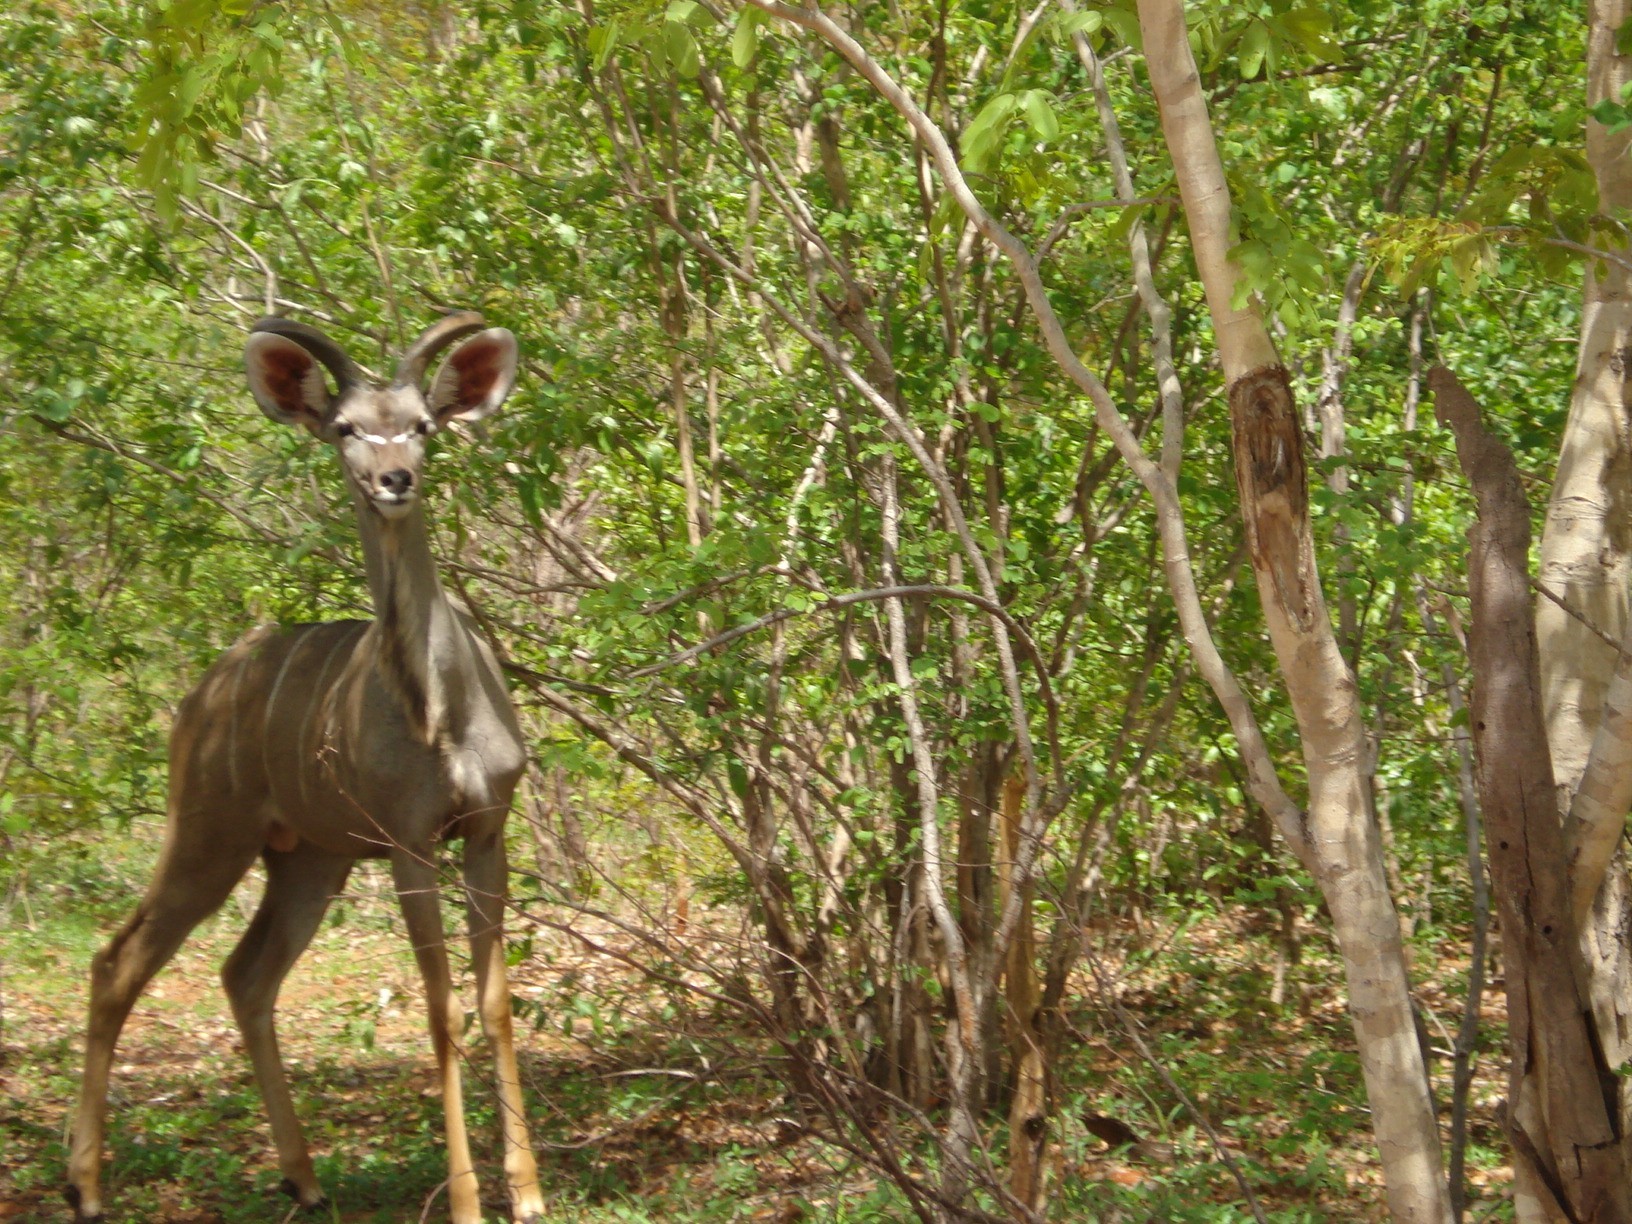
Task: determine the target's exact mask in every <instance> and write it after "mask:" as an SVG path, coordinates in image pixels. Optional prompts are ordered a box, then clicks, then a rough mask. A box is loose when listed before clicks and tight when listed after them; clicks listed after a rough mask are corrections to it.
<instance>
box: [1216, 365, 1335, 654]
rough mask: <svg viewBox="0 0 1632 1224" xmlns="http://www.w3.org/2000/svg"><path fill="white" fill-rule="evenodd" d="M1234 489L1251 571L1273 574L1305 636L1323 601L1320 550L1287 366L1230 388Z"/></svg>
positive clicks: (1266, 369) (1270, 368)
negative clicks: (1318, 587) (1315, 587)
mask: <svg viewBox="0 0 1632 1224" xmlns="http://www.w3.org/2000/svg"><path fill="white" fill-rule="evenodd" d="M1229 396H1230V433H1231V440H1232V442H1233V445H1234V449H1235V457H1236V458H1235V484H1236V488H1237V489H1238V490H1239V491H1240V494H1241V516H1242V525H1243V527H1244V528H1245V529H1246V534H1247V550H1248V554H1249V555H1250V557H1251V558H1252V567H1253V569H1254V570H1255V571H1258V572H1259V573H1267V574H1269V575H1270V576H1271V577H1272V579H1273V581H1274V584H1275V598H1276V599H1277V600H1278V601H1279V602H1280V603H1281V604H1283V605H1285V607H1286V609H1287V612H1288V614H1289V615H1290V616H1291V618H1292V619H1293V621H1294V622H1295V623H1296V625H1297V628H1298V629H1299V631H1301V632H1303V633H1308V632H1309V631H1310V630H1311V629H1313V628H1314V624H1315V622H1314V605H1315V604H1316V603H1317V602H1319V600H1318V596H1316V595H1315V594H1314V592H1312V591H1311V590H1310V582H1311V580H1314V581H1318V579H1316V578H1315V574H1314V552H1313V544H1312V538H1311V535H1310V532H1309V529H1308V522H1309V473H1308V470H1307V469H1306V467H1305V465H1304V461H1303V427H1302V425H1301V424H1300V422H1299V420H1298V411H1297V406H1296V404H1295V403H1294V402H1293V399H1292V381H1291V379H1290V378H1289V377H1288V375H1287V372H1286V367H1285V366H1283V365H1271V366H1264V367H1262V368H1261V369H1257V370H1253V371H1252V372H1251V373H1249V374H1246V375H1244V376H1242V377H1241V378H1239V379H1237V380H1236V381H1235V382H1233V383H1231V384H1230V391H1229Z"/></svg>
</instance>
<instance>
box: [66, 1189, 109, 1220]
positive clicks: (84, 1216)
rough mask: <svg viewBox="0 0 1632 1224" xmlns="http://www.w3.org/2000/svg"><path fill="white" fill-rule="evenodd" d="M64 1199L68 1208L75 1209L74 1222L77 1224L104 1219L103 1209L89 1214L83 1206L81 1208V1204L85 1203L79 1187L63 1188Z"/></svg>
mask: <svg viewBox="0 0 1632 1224" xmlns="http://www.w3.org/2000/svg"><path fill="white" fill-rule="evenodd" d="M62 1197H63V1198H65V1199H67V1200H68V1206H70V1207H72V1208H73V1209H74V1220H75V1221H76V1224H79V1222H81V1221H89V1220H100V1219H101V1218H102V1209H101V1208H97V1210H96V1211H94V1212H88V1211H86V1210H85V1209H84V1208H83V1207H82V1206H80V1204H81V1203H82V1202H84V1198H83V1196H81V1194H80V1193H79V1187H78V1186H64V1187H63V1188H62Z"/></svg>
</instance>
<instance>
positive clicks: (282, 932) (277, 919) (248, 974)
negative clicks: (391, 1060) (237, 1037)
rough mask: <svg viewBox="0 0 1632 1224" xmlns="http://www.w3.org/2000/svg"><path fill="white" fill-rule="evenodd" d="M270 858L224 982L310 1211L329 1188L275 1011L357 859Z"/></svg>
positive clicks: (297, 1194) (284, 1160) (294, 1188)
mask: <svg viewBox="0 0 1632 1224" xmlns="http://www.w3.org/2000/svg"><path fill="white" fill-rule="evenodd" d="M265 859H266V893H265V895H264V896H263V897H262V898H261V905H260V908H259V909H258V910H256V911H255V918H254V920H253V921H252V922H251V923H250V924H249V930H247V931H245V932H244V937H243V939H242V940H240V941H239V944H238V946H237V947H236V948H235V949H233V952H232V955H231V956H229V957H228V958H227V963H226V964H225V965H224V966H223V967H222V970H221V980H222V982H223V983H224V984H225V986H226V988H227V998H228V999H230V1000H231V1002H232V1014H233V1016H234V1017H235V1018H236V1019H237V1021H238V1029H239V1031H240V1032H242V1033H243V1035H244V1048H245V1050H247V1051H248V1052H249V1059H250V1062H251V1063H252V1064H253V1065H254V1068H255V1081H256V1083H258V1084H259V1085H260V1088H261V1097H262V1099H263V1100H264V1101H265V1102H266V1112H267V1116H268V1118H270V1120H271V1122H272V1139H273V1142H275V1143H276V1144H277V1147H278V1167H279V1168H281V1169H282V1170H283V1176H284V1189H285V1190H287V1191H288V1192H289V1194H290V1195H291V1196H292V1197H293V1198H294V1199H295V1201H296V1202H298V1203H299V1204H300V1205H301V1206H302V1207H315V1206H317V1205H318V1204H320V1203H321V1202H322V1201H323V1189H322V1187H321V1186H319V1185H318V1183H317V1175H316V1174H315V1173H314V1172H313V1171H312V1158H311V1155H310V1154H309V1153H308V1152H307V1150H306V1138H305V1136H304V1135H303V1134H302V1133H301V1129H300V1120H299V1119H298V1118H297V1117H296V1116H295V1106H294V1102H293V1101H292V1100H291V1099H290V1096H289V1081H288V1078H287V1076H286V1075H285V1073H284V1069H283V1057H282V1055H281V1054H280V1053H279V1052H278V1035H277V1031H276V1030H275V1028H274V1027H273V1023H272V1011H273V1008H274V1007H275V1006H276V1005H277V1001H278V989H279V988H280V987H281V986H282V985H283V979H284V975H286V974H287V973H288V972H289V967H290V966H291V965H293V964H294V963H295V961H296V960H297V959H298V958H299V956H300V954H301V953H302V952H304V951H305V950H306V945H307V944H309V943H310V942H311V940H312V935H313V934H314V933H315V932H316V931H317V928H318V924H319V923H320V922H322V920H323V915H324V913H325V912H326V911H327V910H328V908H329V901H330V900H331V899H332V898H333V897H334V895H335V894H336V893H338V892H339V891H340V890H341V888H343V887H344V886H345V883H346V876H347V875H349V874H350V872H351V867H352V863H353V861H354V860H353V859H352V858H350V857H349V856H343V855H335V854H328V853H326V852H324V851H322V850H318V849H317V848H316V847H313V846H311V845H310V844H309V843H307V844H303V845H301V846H299V847H298V848H297V849H295V850H291V851H287V852H280V851H277V850H268V851H267V852H266V855H265Z"/></svg>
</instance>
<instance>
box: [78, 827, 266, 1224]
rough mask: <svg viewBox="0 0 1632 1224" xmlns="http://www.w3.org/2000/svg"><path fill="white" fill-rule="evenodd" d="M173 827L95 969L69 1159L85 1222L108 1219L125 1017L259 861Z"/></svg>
mask: <svg viewBox="0 0 1632 1224" xmlns="http://www.w3.org/2000/svg"><path fill="white" fill-rule="evenodd" d="M176 827H177V826H175V825H173V826H172V830H171V834H170V840H169V841H168V842H167V843H166V845H165V848H164V852H163V854H162V855H161V856H160V859H159V867H158V870H157V872H155V873H154V876H153V881H152V883H150V884H149V885H148V886H147V893H146V895H145V896H143V898H142V900H141V903H140V904H139V905H137V907H136V912H135V913H134V914H132V915H131V916H130V919H129V921H127V922H126V923H125V925H124V926H123V927H122V928H120V930H119V933H118V934H117V935H115V936H114V937H113V940H112V942H111V943H109V944H108V946H107V947H106V948H105V949H103V950H102V951H101V952H100V953H98V954H97V956H96V957H95V959H93V960H92V962H91V1007H90V1023H89V1026H88V1028H87V1031H86V1035H85V1074H84V1077H83V1078H82V1079H81V1080H80V1086H79V1106H78V1110H77V1112H76V1114H75V1116H74V1132H73V1133H74V1138H73V1145H72V1148H71V1149H70V1152H69V1157H68V1188H67V1191H66V1193H67V1196H68V1201H69V1202H70V1203H71V1204H73V1207H74V1211H75V1215H76V1217H77V1218H78V1219H80V1220H94V1219H97V1218H98V1217H99V1216H100V1215H101V1214H102V1192H101V1188H100V1180H101V1167H102V1133H103V1124H104V1120H105V1115H106V1113H107V1103H108V1071H109V1069H110V1068H111V1067H112V1065H113V1050H114V1045H115V1044H116V1043H117V1042H118V1040H119V1032H120V1030H121V1029H123V1028H124V1025H125V1018H126V1017H127V1016H129V1015H130V1009H131V1007H132V1006H133V1005H134V1004H135V1002H136V999H137V996H139V995H140V994H141V993H142V989H143V987H145V986H146V985H147V984H148V982H150V981H151V980H152V978H153V975H154V974H155V973H157V972H158V971H159V970H160V969H162V968H163V967H164V964H165V962H166V961H168V960H169V959H170V958H171V957H172V956H174V955H175V953H176V949H177V948H179V947H181V944H182V941H183V940H185V939H186V938H187V935H188V933H189V932H190V931H192V929H193V928H194V927H195V926H197V925H198V923H199V922H200V921H201V920H202V919H204V918H206V917H207V916H209V915H210V914H212V913H214V912H215V910H216V909H217V908H219V907H220V905H221V903H222V902H223V901H225V900H226V899H227V895H228V894H229V893H230V892H232V887H233V885H234V884H236V883H237V882H238V881H239V879H241V878H242V876H243V874H244V872H245V871H247V870H248V869H249V865H250V863H252V862H254V860H255V852H256V849H257V848H258V847H257V843H255V842H248V843H247V844H244V845H234V844H233V842H232V840H231V839H228V838H218V839H216V840H214V841H212V842H210V843H209V844H208V845H198V846H191V845H186V844H183V843H182V841H181V839H179V838H178V837H177V836H176V834H175V828H176Z"/></svg>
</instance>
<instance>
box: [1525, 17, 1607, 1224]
mask: <svg viewBox="0 0 1632 1224" xmlns="http://www.w3.org/2000/svg"><path fill="white" fill-rule="evenodd" d="M1629 17H1632V3H1629V2H1628V0H1591V3H1590V4H1589V5H1588V29H1587V104H1588V106H1589V107H1592V106H1595V105H1597V104H1598V103H1599V102H1602V101H1605V100H1608V101H1617V102H1618V101H1619V100H1620V98H1621V92H1622V90H1623V88H1624V87H1625V86H1626V85H1627V84H1628V82H1632V59H1629V58H1628V57H1626V56H1623V55H1620V54H1618V53H1617V51H1616V45H1615V44H1616V40H1617V34H1618V32H1619V30H1620V28H1621V26H1622V25H1624V24H1625V23H1626V21H1627V20H1628V18H1629ZM1629 145H1632V131H1622V132H1618V133H1611V132H1610V131H1609V130H1608V129H1607V128H1606V127H1605V126H1604V125H1603V124H1601V123H1599V122H1598V121H1597V120H1596V119H1593V118H1591V117H1589V118H1588V120H1587V160H1588V162H1589V163H1590V164H1591V166H1592V170H1593V174H1594V177H1595V178H1596V180H1597V184H1598V197H1599V210H1600V211H1601V212H1603V213H1605V214H1606V215H1615V214H1618V213H1620V212H1621V211H1623V210H1625V209H1626V208H1628V207H1632V159H1629V158H1628V156H1627V151H1628V147H1629ZM1629 365H1632V274H1629V273H1628V271H1627V270H1626V268H1624V267H1623V266H1622V265H1620V264H1618V263H1611V262H1609V261H1599V262H1594V261H1590V260H1589V261H1588V263H1587V272H1586V284H1585V289H1584V293H1583V302H1582V311H1581V340H1580V352H1579V355H1578V358H1577V363H1576V379H1575V386H1574V389H1573V391H1572V393H1571V398H1570V415H1569V420H1568V422H1567V423H1566V425H1565V428H1564V438H1563V441H1562V444H1561V446H1560V449H1559V459H1558V472H1557V475H1556V477H1555V479H1554V483H1553V490H1552V496H1551V498H1550V499H1549V501H1548V505H1547V522H1546V527H1545V528H1544V530H1543V532H1542V537H1541V549H1540V562H1541V575H1540V577H1541V583H1542V586H1543V588H1544V589H1545V590H1546V591H1547V592H1549V593H1550V594H1551V595H1553V596H1556V597H1557V599H1558V601H1559V603H1562V604H1563V605H1565V606H1564V607H1560V606H1559V603H1555V602H1554V601H1553V599H1549V598H1546V597H1543V598H1540V599H1539V600H1538V601H1537V603H1536V635H1537V640H1538V645H1539V649H1540V655H1541V659H1540V675H1541V689H1542V698H1543V702H1544V710H1545V716H1546V732H1547V741H1548V744H1549V746H1550V748H1551V750H1552V761H1553V769H1554V782H1555V784H1556V786H1557V787H1558V791H1559V795H1560V802H1561V805H1562V806H1563V807H1564V808H1565V809H1567V810H1570V811H1571V813H1572V819H1571V820H1570V821H1568V822H1567V824H1566V828H1565V836H1566V847H1567V850H1568V852H1569V853H1570V854H1571V856H1572V865H1573V860H1574V858H1575V856H1576V855H1577V854H1579V853H1580V851H1581V848H1582V845H1583V842H1585V841H1587V840H1589V839H1591V838H1592V836H1593V833H1594V829H1592V828H1591V827H1588V826H1585V825H1584V824H1583V822H1582V821H1580V820H1578V819H1575V818H1574V817H1576V816H1579V815H1581V801H1582V799H1584V798H1590V797H1591V796H1590V795H1588V794H1586V793H1582V794H1578V793H1577V792H1578V789H1579V790H1582V791H1583V792H1586V791H1592V790H1595V789H1596V788H1594V787H1591V786H1589V787H1585V788H1583V787H1582V779H1583V775H1584V774H1585V773H1586V772H1587V769H1588V762H1589V759H1592V760H1594V761H1601V760H1602V759H1603V758H1602V757H1601V756H1600V754H1601V753H1602V752H1606V751H1613V745H1610V744H1606V745H1604V746H1603V748H1602V749H1600V748H1595V746H1594V740H1595V737H1596V736H1598V734H1599V732H1600V730H1601V729H1606V728H1603V724H1604V721H1605V712H1606V710H1605V703H1606V697H1607V696H1608V695H1609V684H1610V680H1611V677H1612V675H1613V674H1614V673H1615V671H1616V665H1617V659H1616V651H1615V649H1614V647H1613V646H1611V645H1610V644H1609V643H1608V642H1606V641H1605V640H1604V638H1602V637H1600V636H1599V633H1600V632H1601V633H1602V634H1604V635H1605V636H1607V637H1608V638H1609V640H1610V641H1616V640H1620V639H1623V638H1624V637H1625V635H1626V633H1627V632H1628V629H1629V628H1632V619H1629V616H1628V583H1629V581H1632V513H1629V510H1632V393H1629V392H1632V388H1629V382H1628V367H1629ZM1566 608H1568V609H1569V610H1570V611H1573V612H1576V613H1579V619H1578V617H1577V616H1572V615H1571V614H1570V611H1566V610H1565V609H1566ZM1583 621H1585V622H1587V623H1583ZM1589 626H1590V627H1589ZM1595 629H1596V630H1597V631H1599V632H1594V630H1595ZM1595 772H1601V771H1595ZM1598 816H1599V819H1598V821H1597V824H1598V825H1599V826H1600V828H1601V829H1602V830H1603V834H1604V836H1603V838H1601V839H1600V840H1608V841H1610V842H1613V841H1618V840H1619V837H1620V834H1621V827H1622V825H1623V823H1624V820H1625V816H1626V810H1625V805H1624V803H1623V804H1621V805H1620V810H1618V811H1616V810H1611V809H1610V808H1605V809H1604V810H1603V811H1601V812H1600V813H1598ZM1607 867H1608V869H1607V872H1605V873H1603V877H1602V880H1603V882H1602V886H1601V887H1600V886H1598V885H1597V884H1596V883H1595V882H1594V880H1593V879H1592V876H1596V875H1598V874H1599V873H1600V872H1601V871H1602V865H1599V866H1598V869H1597V870H1595V871H1593V872H1592V873H1591V874H1590V875H1587V876H1586V877H1585V878H1583V876H1582V875H1581V874H1580V873H1579V872H1573V873H1572V887H1573V888H1575V889H1576V891H1577V892H1578V893H1584V894H1585V895H1584V896H1578V897H1577V898H1576V902H1575V904H1574V906H1573V908H1574V911H1575V913H1576V914H1577V915H1581V914H1583V912H1585V917H1584V918H1583V919H1582V920H1581V921H1580V923H1579V932H1580V938H1581V941H1582V951H1583V955H1584V957H1585V961H1586V971H1587V974H1588V980H1587V989H1588V993H1589V998H1590V1002H1591V1007H1592V1014H1593V1020H1594V1029H1595V1034H1596V1038H1597V1042H1598V1045H1599V1047H1600V1048H1601V1050H1602V1052H1603V1053H1602V1056H1603V1059H1604V1061H1605V1062H1606V1063H1607V1064H1608V1065H1609V1066H1611V1067H1620V1066H1623V1065H1625V1064H1626V1063H1627V1062H1628V1061H1629V1060H1632V951H1629V949H1632V895H1629V889H1628V881H1627V870H1626V863H1625V859H1624V856H1622V855H1619V854H1617V855H1616V856H1615V858H1614V861H1613V862H1611V863H1609V864H1608V865H1607ZM1588 897H1590V898H1591V900H1590V901H1588V899H1587V898H1588ZM1589 906H1590V908H1589ZM1611 1087H1612V1089H1613V1091H1614V1094H1615V1101H1614V1105H1613V1110H1612V1120H1613V1122H1614V1125H1615V1128H1616V1132H1617V1133H1618V1134H1620V1135H1623V1136H1624V1135H1629V1134H1632V1092H1629V1091H1628V1084H1627V1081H1626V1080H1624V1079H1616V1080H1615V1081H1614V1082H1613V1084H1612V1086H1611ZM1533 1197H1537V1196H1536V1195H1535V1193H1534V1190H1533V1188H1532V1187H1528V1186H1524V1185H1522V1184H1521V1185H1520V1187H1519V1194H1518V1197H1517V1206H1518V1211H1519V1218H1520V1220H1521V1221H1524V1220H1527V1219H1531V1218H1536V1219H1539V1218H1545V1217H1544V1216H1543V1215H1541V1214H1540V1213H1539V1212H1538V1211H1534V1210H1530V1209H1529V1204H1528V1200H1530V1199H1531V1198H1533Z"/></svg>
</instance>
